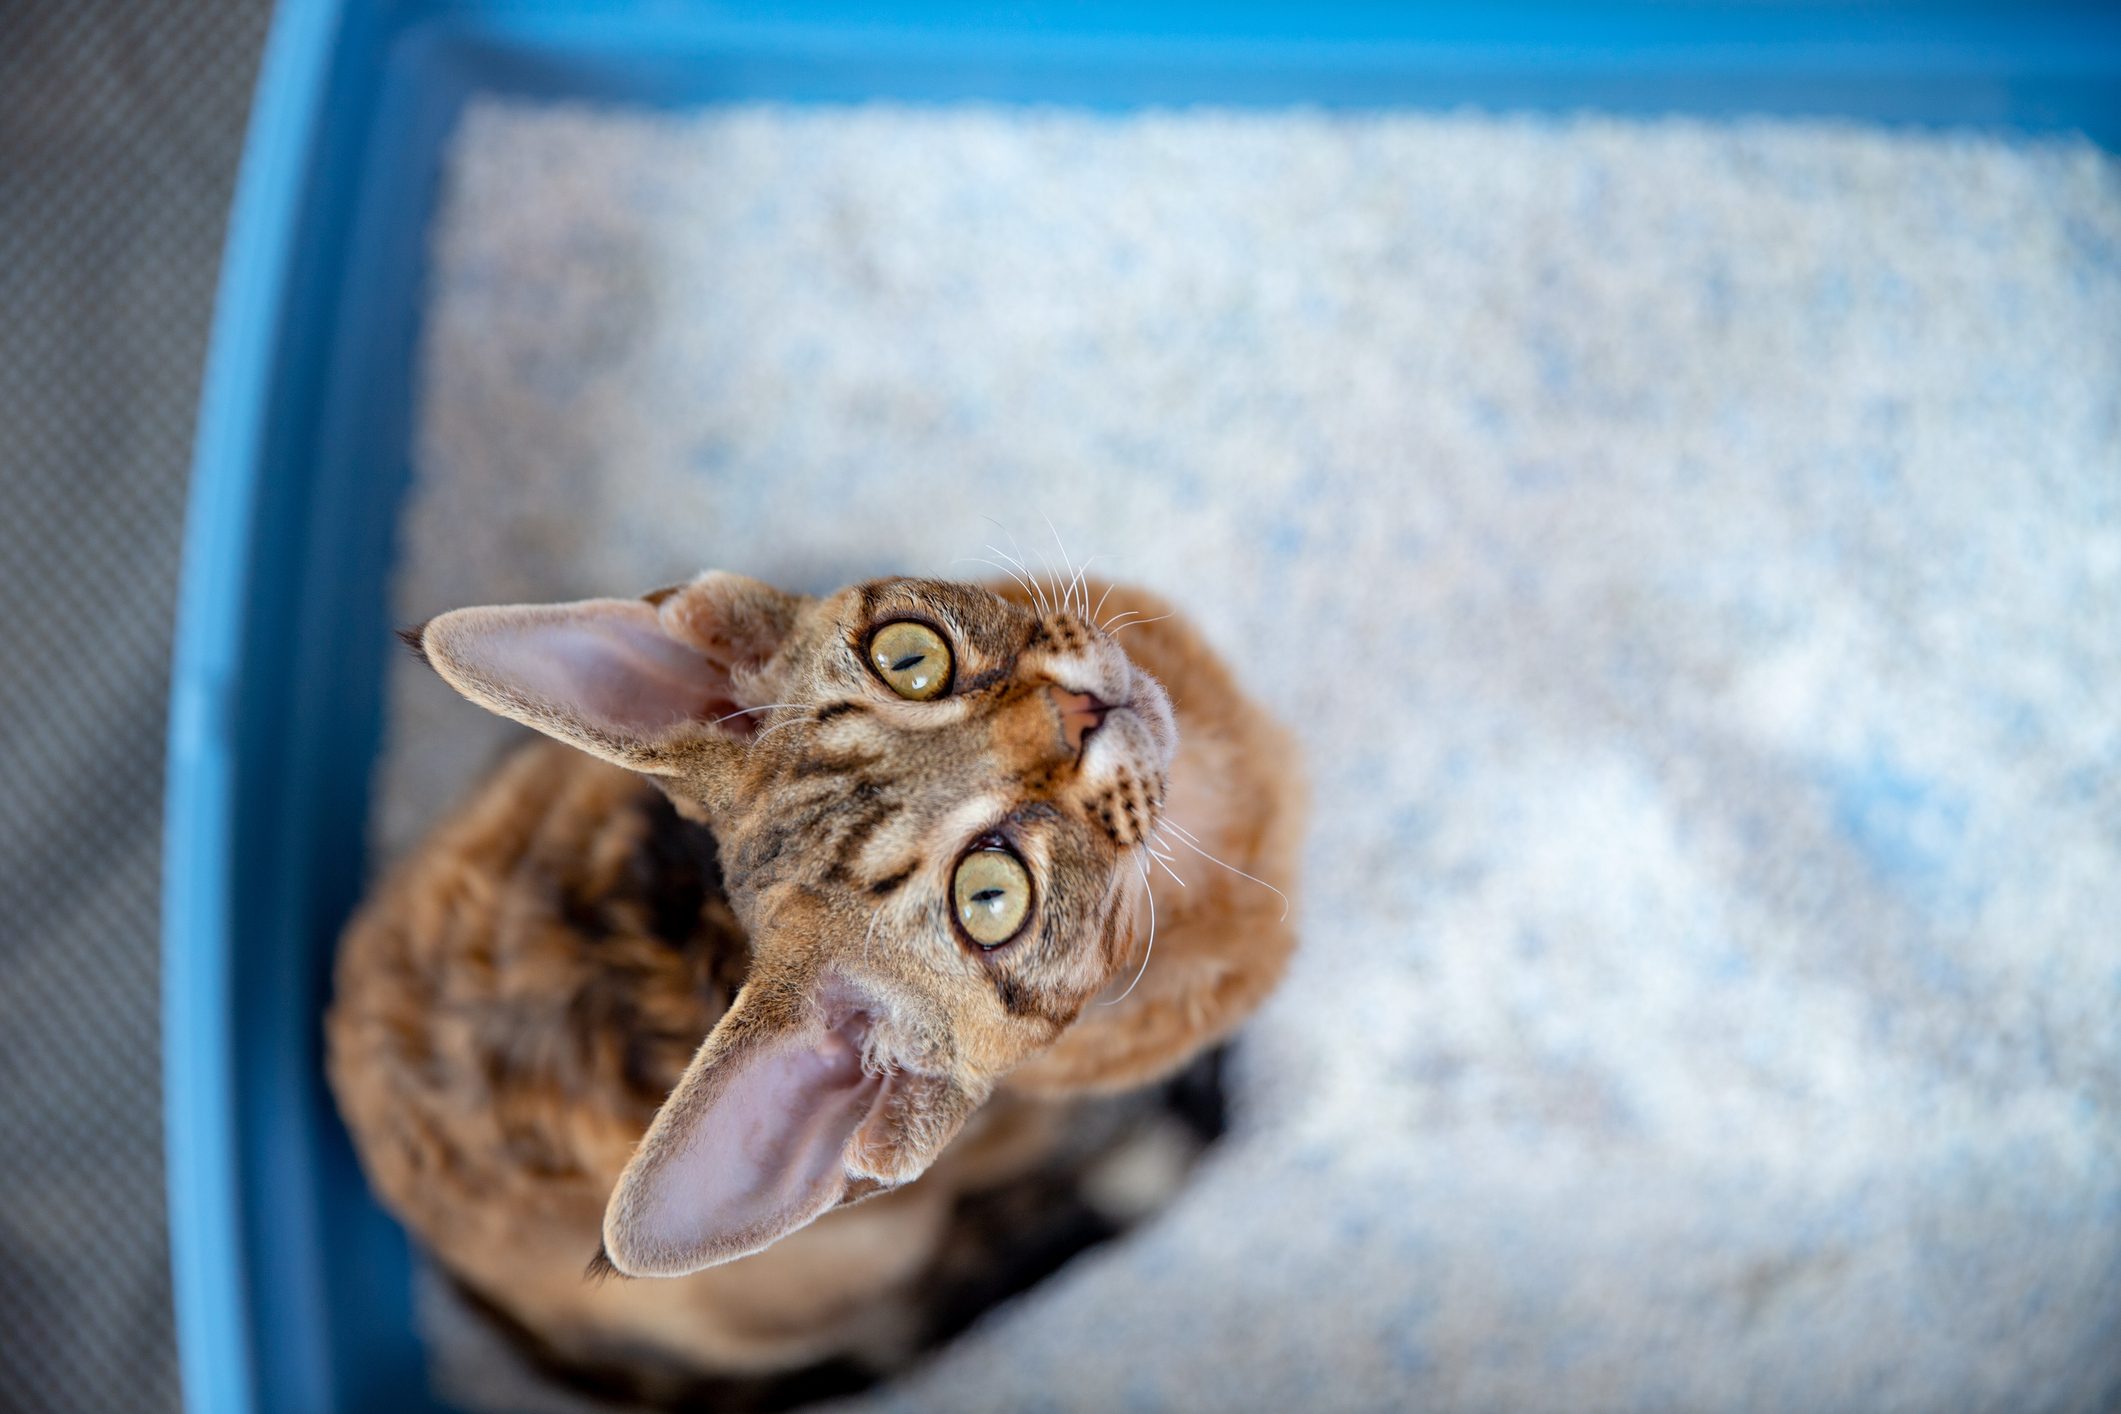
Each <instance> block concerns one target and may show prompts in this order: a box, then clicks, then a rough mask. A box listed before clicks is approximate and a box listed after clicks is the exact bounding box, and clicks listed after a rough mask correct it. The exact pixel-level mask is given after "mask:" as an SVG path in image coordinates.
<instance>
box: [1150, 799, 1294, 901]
mask: <svg viewBox="0 0 2121 1414" xmlns="http://www.w3.org/2000/svg"><path fill="white" fill-rule="evenodd" d="M1163 823H1164V824H1165V825H1166V826H1168V827H1169V828H1170V830H1171V833H1172V834H1173V835H1175V836H1176V837H1177V839H1178V842H1179V843H1180V844H1182V845H1184V846H1185V847H1186V848H1187V849H1190V850H1192V851H1193V852H1194V853H1195V854H1197V855H1199V856H1200V857H1201V858H1202V859H1205V860H1207V861H1208V862H1209V863H1210V864H1220V865H1222V867H1223V868H1225V869H1227V870H1229V871H1230V872H1231V873H1232V874H1235V875H1236V876H1237V877H1238V878H1240V879H1250V880H1251V881H1252V882H1253V883H1255V884H1257V885H1259V886H1260V887H1261V888H1263V889H1265V890H1267V891H1268V892H1269V893H1271V894H1273V895H1274V896H1275V897H1276V898H1278V899H1280V900H1281V917H1282V921H1283V922H1284V923H1286V922H1288V921H1289V896H1288V895H1287V894H1285V893H1283V892H1282V891H1281V890H1280V889H1277V888H1275V887H1274V886H1273V885H1272V884H1270V883H1268V882H1267V881H1266V880H1265V879H1262V878H1260V877H1259V876H1258V875H1257V874H1247V873H1246V872H1245V871H1244V870H1242V869H1240V868H1238V867H1237V866H1236V865H1235V864H1231V863H1228V862H1227V861H1224V860H1221V859H1217V858H1216V857H1215V856H1214V855H1212V854H1210V853H1208V851H1206V850H1205V849H1202V848H1201V846H1200V841H1199V840H1197V839H1195V838H1194V836H1193V832H1192V831H1191V830H1189V829H1187V828H1186V827H1185V826H1184V825H1181V824H1179V823H1178V821H1176V820H1174V819H1172V818H1171V817H1170V816H1168V815H1166V816H1165V817H1164V821H1163Z"/></svg>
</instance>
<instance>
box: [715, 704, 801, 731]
mask: <svg viewBox="0 0 2121 1414" xmlns="http://www.w3.org/2000/svg"><path fill="white" fill-rule="evenodd" d="M802 705H803V704H802V703H800V702H768V703H767V704H766V705H765V706H763V707H739V708H737V709H736V710H735V711H734V712H731V713H729V714H728V716H723V717H716V718H715V719H714V720H713V721H711V722H709V723H708V724H707V725H708V726H710V727H718V726H720V725H721V724H722V723H724V722H726V721H729V720H731V719H732V718H735V717H748V716H750V715H751V714H752V713H753V712H771V711H773V710H774V709H775V708H776V707H800V706H802Z"/></svg>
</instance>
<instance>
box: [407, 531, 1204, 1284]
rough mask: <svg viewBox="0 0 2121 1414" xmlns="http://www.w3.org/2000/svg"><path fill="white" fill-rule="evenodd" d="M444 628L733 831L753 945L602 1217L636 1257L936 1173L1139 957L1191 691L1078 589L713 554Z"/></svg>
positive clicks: (726, 844) (722, 835) (445, 650)
mask: <svg viewBox="0 0 2121 1414" xmlns="http://www.w3.org/2000/svg"><path fill="white" fill-rule="evenodd" d="M416 646H417V647H418V648H419V650H420V651H421V652H422V653H423V655H424V656H425V657H426V658H427V659H428V661H429V662H430V663H432V664H433V665H434V667H435V668H436V670H437V671H438V672H439V673H440V674H441V675H442V677H443V678H444V679H446V680H447V681H448V682H449V683H450V685H451V686H453V687H455V688H456V689H457V690H458V691H459V692H461V693H463V694H464V695H465V696H466V697H469V698H471V699H472V700H473V701H475V702H477V703H479V704H481V705H483V706H485V707H487V708H489V709H491V710H493V711H495V712H498V713H500V714H502V715H503V716H507V717H511V718H513V719H515V720H517V721H520V722H524V723H526V724H528V725H530V726H533V727H536V728H538V729H539V730H541V731H544V732H547V733H549V734H551V735H553V736H556V737H558V738H560V739H561V740H563V741H567V742H570V743H572V744H573V745H575V746H577V747H580V748H581V749H583V750H585V751H588V752H591V753H593V754H595V755H597V756H601V757H603V758H605V759H607V760H610V761H614V762H617V763H618V764H620V765H623V766H626V767H629V768H631V769H634V770H636V771H640V772H642V773H644V774H646V775H649V776H651V777H653V778H655V779H656V780H657V781H658V782H659V783H660V784H661V785H662V787H663V788H664V790H665V791H666V792H668V793H669V795H670V796H671V798H672V799H673V800H674V801H675V802H677V804H678V807H679V808H680V809H681V810H683V811H685V812H686V813H688V814H692V815H694V816H696V817H697V818H699V819H700V820H702V821H704V822H705V823H707V824H708V825H710V826H711V827H712V828H713V830H714V831H715V834H716V838H717V842H718V844H719V847H720V851H721V857H722V861H723V868H724V874H725V878H726V881H727V885H728V888H729V894H730V901H731V903H732V905H733V906H734V907H735V909H736V911H737V914H738V916H739V917H740V918H741V919H742V920H743V922H744V924H745V926H746V929H747V930H748V932H749V934H750V936H751V940H752V948H753V956H752V965H751V970H750V972H749V974H748V976H747V979H746V981H745V984H744V987H743V989H742V991H741V993H740V994H739V995H738V997H737V1000H736V1002H735V1005H734V1006H732V1008H731V1009H730V1011H729V1013H728V1014H727V1015H726V1016H725V1017H724V1018H723V1020H722V1021H721V1022H720V1024H719V1025H718V1026H716V1028H715V1030H714V1031H713V1033H712V1034H710V1035H709V1036H708V1038H707V1040H706V1042H705V1044H704V1045H703V1046H702V1047H701V1048H700V1051H699V1053H698V1054H697V1055H696V1056H695V1057H694V1059H693V1061H692V1064H691V1065H690V1067H689V1068H688V1069H687V1070H686V1072H685V1075H684V1078H683V1079H682V1080H681V1081H680V1082H679V1084H678V1086H677V1088H676V1089H675V1090H674V1091H672V1093H671V1095H670V1097H669V1099H668V1100H667V1101H666V1102H665V1103H664V1105H663V1108H662V1109H661V1111H660V1112H659V1113H658V1115H657V1117H656V1120H655V1122H654V1124H653V1126H652V1127H651V1128H650V1130H649V1132H648V1134H647V1137H646V1138H645V1139H643V1141H642V1143H641V1145H640V1148H639V1149H638V1151H637V1152H636V1153H635V1156H634V1158H633V1161H632V1163H631V1164H630V1165H629V1166H628V1168H627V1170H626V1173H625V1175H624V1177H623V1178H622V1179H621V1180H620V1182H619V1185H618V1188H617V1189H616V1191H615V1192H614V1194H613V1195H612V1199H611V1202H610V1205H609V1208H608V1210H607V1213H606V1218H605V1244H606V1248H607V1250H608V1253H609V1255H610V1257H611V1260H612V1261H613V1262H614V1263H615V1265H617V1266H618V1268H619V1269H620V1270H622V1271H625V1272H628V1273H631V1274H637V1275H676V1274H680V1273H684V1272H689V1271H694V1270H697V1269H699V1268H701V1267H704V1266H709V1265H712V1264H714V1263H716V1262H721V1261H727V1260H729V1259H731V1258H733V1257H738V1256H742V1255H744V1254H745V1253H747V1252H753V1251H756V1250H758V1249H759V1248H761V1247H764V1246H766V1245H767V1244H769V1243H771V1242H773V1241H774V1240H775V1239H777V1238H779V1237H780V1236H782V1235H784V1234H785V1233H787V1232H789V1231H791V1230H793V1229H795V1228H797V1227H800V1226H802V1225H803V1224H805V1223H807V1222H809V1221H811V1220H812V1219H814V1218H816V1217H817V1216H819V1215H820V1214H821V1213H823V1212H825V1211H827V1210H828V1209H830V1208H832V1207H834V1206H836V1205H838V1204H840V1203H842V1202H847V1201H851V1200H853V1199H855V1198H858V1197H862V1196H866V1195H867V1194H868V1193H872V1192H875V1191H878V1190H879V1189H882V1188H888V1187H891V1186H894V1185H897V1184H900V1183H903V1182H906V1181H908V1180H910V1179H912V1178H914V1177H917V1176H918V1175H919V1174H920V1173H921V1172H922V1171H923V1170H925V1169H926V1168H927V1167H928V1165H929V1164H930V1163H931V1162H932V1161H933V1160H934V1159H935V1157H936V1155H937V1154H938V1153H939V1152H940V1151H941V1149H942V1147H943V1146H944V1145H945V1144H946V1143H947V1142H948V1141H949V1139H950V1138H951V1137H952V1136H953V1135H954V1134H955V1133H956V1132H957V1130H958V1128H959V1126H960V1125H962V1124H963V1122H964V1120H965V1119H966V1117H967V1116H968V1115H969V1114H970V1113H971V1112H972V1111H973V1110H974V1109H975V1108H976V1107H977V1106H978V1105H979V1104H980V1102H981V1101H983V1100H984V1099H985V1098H986V1097H987V1095H988V1094H989V1093H990V1091H991V1090H992V1089H993V1087H994V1085H995V1083H996V1082H997V1081H998V1080H999V1079H1000V1078H1001V1077H1002V1076H1003V1075H1005V1074H1006V1073H1007V1072H1008V1071H1009V1070H1010V1069H1011V1068H1012V1067H1014V1066H1016V1065H1017V1064H1018V1063H1020V1062H1022V1061H1023V1060H1025V1059H1026V1058H1028V1057H1030V1056H1031V1055H1033V1054H1035V1053H1037V1052H1039V1051H1040V1050H1042V1049H1044V1048H1045V1047H1047V1046H1049V1045H1051V1044H1052V1043H1053V1042H1054V1040H1055V1039H1056V1038H1057V1037H1058V1036H1059V1035H1060V1034H1061V1033H1062V1032H1063V1031H1064V1030H1065V1029H1066V1028H1067V1027H1068V1025H1069V1024H1070V1023H1071V1022H1072V1021H1073V1020H1074V1019H1075V1018H1076V1016H1077V1015H1078V1013H1080V1012H1081V1010H1082V1008H1083V1007H1084V1006H1085V1004H1086V1003H1088V1002H1090V1001H1091V999H1092V998H1094V997H1096V996H1098V994H1099V993H1101V992H1104V991H1105V990H1106V989H1107V988H1108V987H1109V986H1111V985H1112V984H1113V983H1114V981H1115V979H1120V980H1121V981H1124V976H1125V974H1126V972H1127V969H1128V968H1129V965H1130V964H1131V963H1132V962H1134V961H1136V960H1137V959H1138V958H1139V956H1140V954H1139V951H1138V942H1139V939H1138V938H1137V934H1136V930H1137V927H1138V924H1139V922H1140V919H1141V909H1142V906H1143V903H1144V895H1145V893H1146V890H1147V879H1146V870H1145V854H1144V845H1143V841H1144V839H1145V836H1146V835H1147V833H1148V832H1149V831H1151V830H1152V829H1153V828H1154V826H1155V823H1156V821H1157V818H1158V814H1159V812H1160V810H1161V808H1162V805H1163V799H1164V792H1165V778H1166V772H1167V771H1168V770H1169V767H1170V764H1171V760H1172V756H1173V753H1174V751H1175V749H1176V746H1177V736H1176V725H1175V722H1174V719H1173V716H1172V711H1171V704H1170V700H1169V698H1168V697H1167V696H1166V695H1165V692H1164V690H1163V688H1162V687H1161V686H1159V685H1158V684H1157V682H1156V681H1155V680H1154V679H1153V678H1151V677H1150V676H1149V675H1148V674H1147V673H1145V672H1143V671H1142V670H1141V669H1140V668H1139V667H1137V666H1136V665H1135V664H1134V663H1133V662H1131V661H1130V660H1129V658H1128V656H1127V654H1126V653H1125V652H1124V651H1123V650H1122V649H1121V648H1120V647H1119V645H1118V643H1117V642H1116V641H1115V640H1114V638H1113V637H1111V636H1110V635H1108V634H1106V633H1104V632H1103V631H1101V630H1100V629H1099V628H1098V627H1096V625H1095V623H1094V621H1093V620H1092V618H1091V616H1090V615H1089V614H1087V613H1084V612H1080V611H1078V609H1077V607H1075V606H1067V607H1060V606H1055V605H1053V604H1052V603H1050V602H1041V603H1036V604H1027V603H1024V602H1020V601H1019V600H1018V599H1016V598H1004V597H1003V596H1002V595H1000V594H997V593H995V592H993V591H990V590H988V589H986V588H983V587H980V586H977V585H970V584H959V583H947V582H942V581H936V580H919V579H892V580H879V581H875V582H872V583H868V584H862V585H857V586H855V587H853V588H851V589H846V590H842V591H841V592H839V593H837V594H833V595H830V596H827V597H823V598H807V597H803V596H798V595H793V594H787V593H783V592H781V591H779V590H776V589H774V588H772V587H770V586H768V585H765V584H762V583H760V582H758V581H756V580H752V579H747V578H744V577H742V576H739V575H732V574H724V573H709V574H706V575H703V576H701V577H700V578H699V579H697V580H694V581H693V582H692V583H690V584H687V585H684V586H681V587H679V588H676V589H672V590H665V591H660V592H658V593H656V594H652V595H649V596H648V597H647V598H645V599H632V600H622V599H599V600H589V601H585V602H581V603H574V604H556V605H529V606H509V607H498V608H476V609H462V610H458V611H456V612H453V613H448V614H444V615H442V616H441V617H439V618H436V619H434V620H432V621H430V622H429V623H428V624H426V625H424V626H423V628H422V629H421V630H419V631H418V633H417V635H416Z"/></svg>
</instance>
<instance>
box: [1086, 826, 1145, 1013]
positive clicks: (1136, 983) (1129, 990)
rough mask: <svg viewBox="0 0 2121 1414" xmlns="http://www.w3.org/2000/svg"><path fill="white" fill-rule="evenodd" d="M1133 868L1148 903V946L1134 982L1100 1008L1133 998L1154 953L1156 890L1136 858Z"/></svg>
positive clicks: (1143, 952) (1103, 1003)
mask: <svg viewBox="0 0 2121 1414" xmlns="http://www.w3.org/2000/svg"><path fill="white" fill-rule="evenodd" d="M1134 867H1135V868H1136V869H1138V870H1140V871H1141V876H1142V897H1143V898H1146V899H1147V900H1148V901H1149V946H1148V947H1146V948H1144V949H1143V950H1142V965H1141V970H1140V971H1139V972H1136V973H1135V974H1134V980H1133V981H1132V982H1129V983H1128V984H1127V990H1126V991H1124V992H1121V993H1120V994H1119V995H1118V996H1116V997H1114V998H1113V999H1112V1000H1111V1001H1109V1002H1100V1003H1099V1005H1100V1006H1118V1005H1119V1004H1120V1003H1121V1002H1123V1001H1125V1000H1126V999H1127V998H1129V997H1131V996H1133V995H1134V989H1135V988H1136V987H1139V986H1140V985H1141V984H1142V977H1143V975H1144V974H1145V973H1147V972H1148V970H1149V959H1150V958H1151V957H1152V956H1154V955H1155V953H1156V890H1154V889H1152V888H1150V887H1149V867H1148V866H1147V865H1146V864H1143V863H1142V862H1141V860H1140V859H1138V858H1137V859H1136V860H1135V861H1134Z"/></svg>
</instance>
